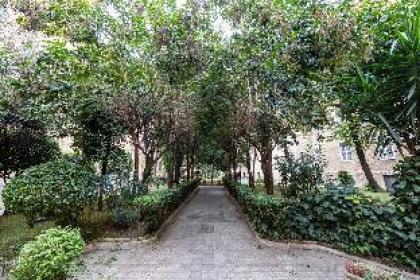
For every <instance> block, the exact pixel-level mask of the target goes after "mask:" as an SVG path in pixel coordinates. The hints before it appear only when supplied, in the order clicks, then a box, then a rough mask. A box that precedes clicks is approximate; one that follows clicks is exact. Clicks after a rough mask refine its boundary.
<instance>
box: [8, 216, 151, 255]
mask: <svg viewBox="0 0 420 280" xmlns="http://www.w3.org/2000/svg"><path fill="white" fill-rule="evenodd" d="M54 226H55V224H54V223H53V222H39V223H36V224H35V226H34V227H33V228H31V227H29V226H28V225H27V223H26V220H25V218H24V217H23V216H22V215H20V214H15V215H5V216H0V261H1V260H2V259H3V260H12V259H14V258H15V257H16V256H17V255H18V253H19V251H20V249H21V248H22V246H23V245H24V244H25V243H27V242H28V241H31V240H34V239H35V237H36V236H37V235H38V234H40V233H41V232H43V231H44V230H46V229H49V228H51V227H54ZM80 227H81V232H82V235H83V238H84V239H85V240H87V241H92V240H95V239H99V238H119V237H121V238H137V237H140V236H143V235H144V230H143V229H141V228H132V229H117V228H115V227H114V226H113V223H112V219H111V214H110V212H109V211H103V212H97V211H86V212H85V213H84V214H83V216H82V219H81V221H80Z"/></svg>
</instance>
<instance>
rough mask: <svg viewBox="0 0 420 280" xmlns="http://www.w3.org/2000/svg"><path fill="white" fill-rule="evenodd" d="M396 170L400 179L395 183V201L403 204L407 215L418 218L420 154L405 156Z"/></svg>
mask: <svg viewBox="0 0 420 280" xmlns="http://www.w3.org/2000/svg"><path fill="white" fill-rule="evenodd" d="M396 170H397V172H398V180H397V182H396V183H395V185H394V193H393V195H394V197H395V202H396V203H397V204H398V205H401V206H402V207H403V208H404V210H405V212H406V215H409V216H413V215H415V218H418V215H419V213H420V207H419V205H420V156H415V157H410V158H405V159H404V160H403V161H401V162H400V163H399V164H398V165H397V167H396Z"/></svg>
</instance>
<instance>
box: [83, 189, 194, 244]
mask: <svg viewBox="0 0 420 280" xmlns="http://www.w3.org/2000/svg"><path fill="white" fill-rule="evenodd" d="M199 187H200V186H198V187H196V188H195V189H194V190H193V191H192V193H191V194H190V195H189V196H188V197H187V198H186V199H185V200H184V201H183V202H182V203H181V205H180V206H178V208H177V209H175V211H174V212H172V214H171V215H169V217H168V218H167V219H166V220H165V222H163V224H162V225H161V226H160V228H159V229H158V230H157V231H156V232H155V233H154V234H153V235H149V236H139V237H135V238H129V237H116V238H99V239H96V240H93V241H92V242H91V243H89V244H87V246H86V251H91V250H92V249H93V247H96V245H97V244H95V243H108V242H133V243H138V244H144V243H151V242H154V241H156V240H157V239H158V238H159V237H160V236H161V235H162V233H163V231H164V230H166V229H167V227H168V226H169V225H171V224H172V223H173V222H174V221H175V218H176V216H177V215H178V214H179V212H181V210H182V209H184V208H185V206H186V205H187V204H188V203H189V202H190V201H191V200H192V199H193V198H194V196H195V195H196V194H197V192H198V191H199Z"/></svg>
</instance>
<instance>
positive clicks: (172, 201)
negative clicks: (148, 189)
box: [134, 179, 200, 233]
mask: <svg viewBox="0 0 420 280" xmlns="http://www.w3.org/2000/svg"><path fill="white" fill-rule="evenodd" d="M199 183H200V180H199V179H196V180H192V181H189V182H183V183H181V184H179V185H177V186H175V187H174V188H172V189H166V190H162V191H156V192H152V193H150V194H147V195H143V196H140V197H138V198H136V199H135V200H134V205H135V206H136V207H137V209H138V212H139V216H140V217H139V218H140V220H141V221H142V223H143V225H144V229H145V232H146V233H153V232H155V231H157V230H158V229H159V228H160V227H161V225H162V224H163V223H164V222H165V220H166V219H167V218H168V217H169V216H170V215H171V214H172V212H173V211H174V210H175V209H177V208H178V207H179V206H180V205H181V204H182V203H183V202H184V201H185V199H187V197H188V196H189V195H190V194H191V193H192V192H193V191H194V190H195V189H196V188H197V187H198V185H199Z"/></svg>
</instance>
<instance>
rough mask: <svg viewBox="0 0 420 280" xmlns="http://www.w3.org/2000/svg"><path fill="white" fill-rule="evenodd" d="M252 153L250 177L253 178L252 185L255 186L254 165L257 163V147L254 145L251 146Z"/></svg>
mask: <svg viewBox="0 0 420 280" xmlns="http://www.w3.org/2000/svg"><path fill="white" fill-rule="evenodd" d="M252 150H253V155H252V178H253V179H254V187H255V165H256V164H257V149H256V148H255V147H253V148H252Z"/></svg>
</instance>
